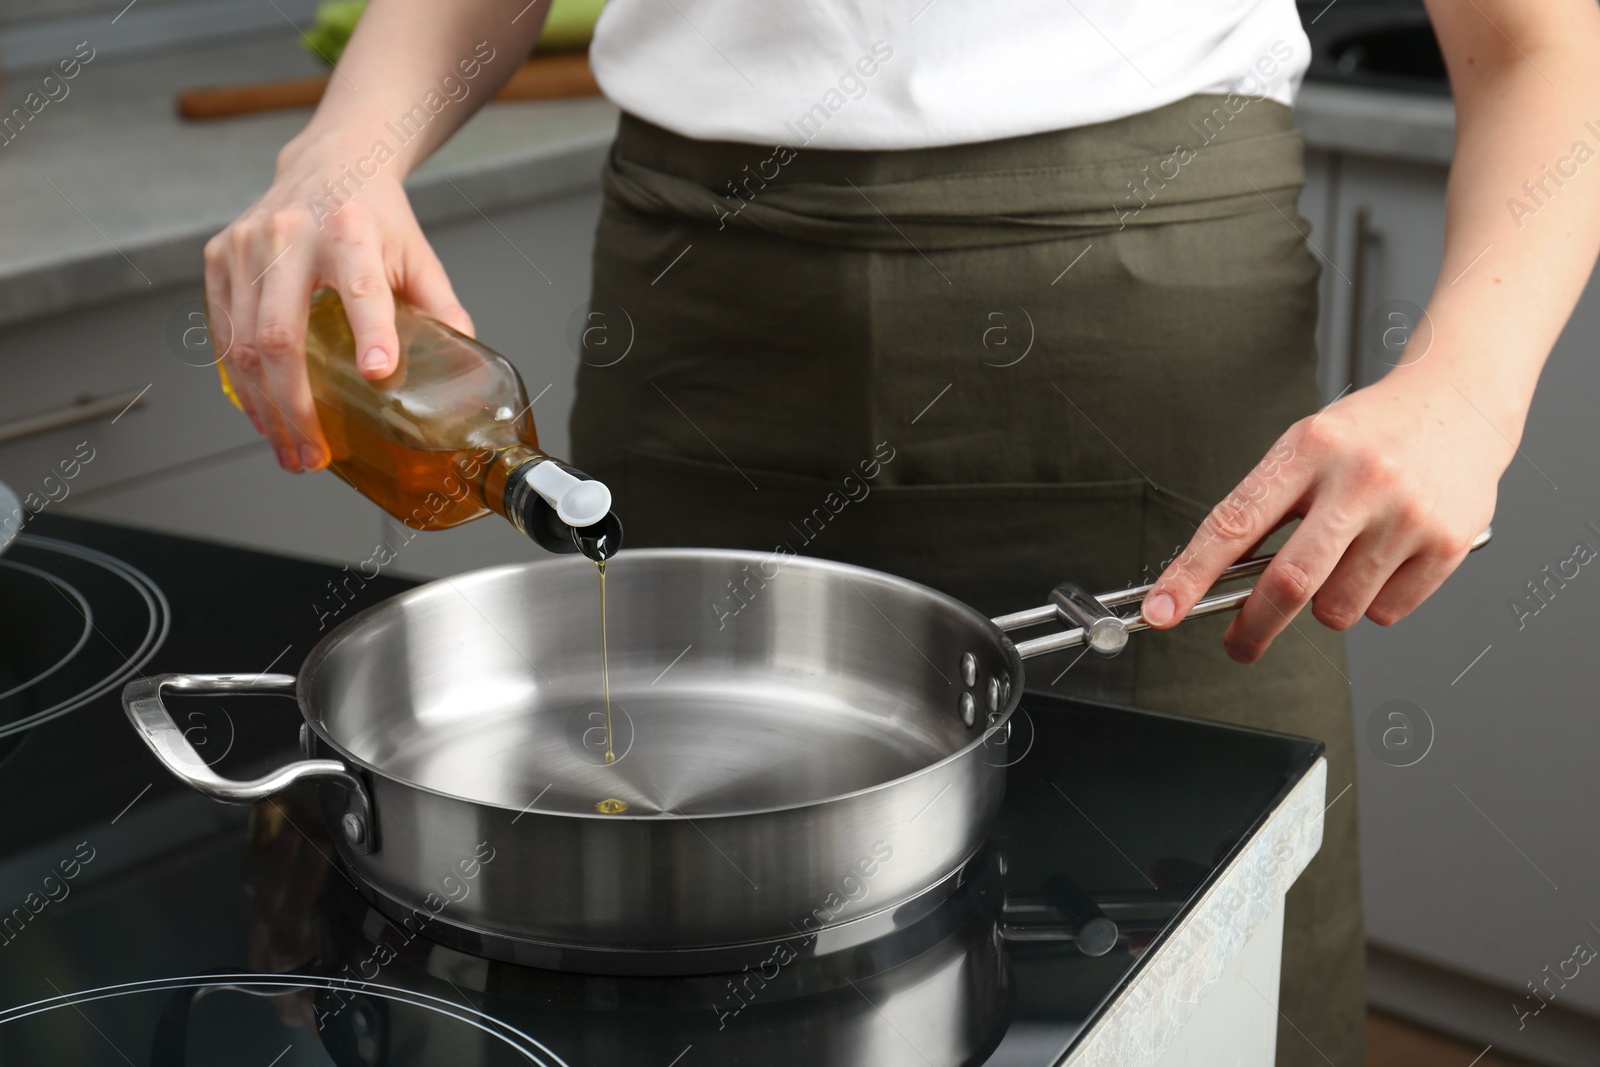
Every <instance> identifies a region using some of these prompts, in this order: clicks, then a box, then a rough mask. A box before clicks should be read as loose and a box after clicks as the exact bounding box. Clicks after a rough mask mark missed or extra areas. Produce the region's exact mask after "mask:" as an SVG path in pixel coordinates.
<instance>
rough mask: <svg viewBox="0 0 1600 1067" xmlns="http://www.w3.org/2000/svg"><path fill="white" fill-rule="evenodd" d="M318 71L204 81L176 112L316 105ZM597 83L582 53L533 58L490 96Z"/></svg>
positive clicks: (586, 88) (211, 114)
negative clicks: (238, 82) (294, 75)
mask: <svg viewBox="0 0 1600 1067" xmlns="http://www.w3.org/2000/svg"><path fill="white" fill-rule="evenodd" d="M329 77H331V75H327V74H323V75H320V76H317V77H312V78H287V79H284V80H283V81H271V82H252V83H250V84H247V85H208V86H203V87H201V88H198V89H186V90H184V91H183V92H181V93H179V94H178V97H177V105H178V114H179V115H182V116H183V117H184V118H186V119H221V118H227V117H229V116H230V115H248V114H250V113H252V112H255V111H277V110H280V109H283V108H291V107H315V106H316V104H317V102H318V101H319V100H321V99H322V93H323V91H324V90H325V89H327V87H328V78H329ZM599 92H600V86H599V85H597V84H595V80H594V75H593V74H592V73H591V72H590V71H589V55H588V53H587V52H563V53H556V54H553V55H547V56H536V57H534V58H532V59H529V60H527V61H525V62H524V63H523V64H522V66H520V67H518V68H517V71H516V73H515V74H513V75H511V80H510V81H508V82H506V83H505V85H503V86H501V88H500V91H499V92H498V93H496V94H495V96H494V98H495V99H496V100H554V99H558V98H561V97H572V96H595V95H597V94H598V93H599Z"/></svg>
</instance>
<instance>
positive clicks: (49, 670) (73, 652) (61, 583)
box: [0, 559, 94, 700]
mask: <svg viewBox="0 0 1600 1067" xmlns="http://www.w3.org/2000/svg"><path fill="white" fill-rule="evenodd" d="M0 567H4V568H6V569H7V570H13V571H21V572H22V573H23V574H31V575H32V576H33V577H35V578H38V579H39V580H41V581H43V582H46V583H48V584H50V585H53V586H55V587H56V589H57V590H59V591H60V592H61V593H63V594H65V595H66V596H67V597H68V598H69V599H70V600H72V601H73V603H74V604H75V605H76V606H77V609H78V614H80V615H82V616H83V629H82V630H81V631H79V633H78V639H77V641H75V642H74V643H73V645H72V647H71V648H70V649H68V650H67V653H66V655H64V656H62V657H61V658H60V659H58V660H56V661H55V663H53V664H51V665H50V666H49V667H46V668H45V669H44V670H42V671H40V672H39V673H38V674H36V675H34V676H33V677H32V678H29V679H27V680H25V681H22V682H18V683H17V684H16V685H14V686H12V687H11V688H10V689H7V690H6V691H5V692H3V693H0V700H4V699H5V698H6V697H8V696H12V695H14V694H16V693H20V692H22V691H23V690H24V689H27V688H29V687H31V686H35V685H38V684H39V683H40V682H42V681H44V680H45V679H46V678H48V677H50V676H51V675H52V674H54V673H56V671H59V670H60V669H61V668H62V667H65V666H66V665H67V664H68V663H71V662H72V660H73V658H74V657H76V656H77V654H78V653H79V652H82V651H83V646H84V645H86V644H88V643H89V635H90V634H91V633H93V632H94V608H92V607H91V606H90V605H89V600H88V598H87V597H85V596H84V595H83V593H82V592H81V591H80V590H79V589H78V587H77V586H75V585H73V584H72V583H71V582H69V581H67V580H66V579H65V578H61V577H58V576H57V575H54V574H51V573H50V572H49V571H46V570H40V569H39V568H38V567H35V566H32V565H31V564H27V563H18V562H17V561H16V560H14V559H0Z"/></svg>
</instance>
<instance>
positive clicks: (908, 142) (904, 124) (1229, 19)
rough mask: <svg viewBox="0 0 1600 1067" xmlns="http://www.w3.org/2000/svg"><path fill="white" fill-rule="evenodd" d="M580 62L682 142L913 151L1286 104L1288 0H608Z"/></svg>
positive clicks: (1291, 63)
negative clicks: (1240, 103) (1221, 106)
mask: <svg viewBox="0 0 1600 1067" xmlns="http://www.w3.org/2000/svg"><path fill="white" fill-rule="evenodd" d="M589 54H590V60H591V62H592V64H593V66H594V72H595V76H596V78H597V79H598V80H599V82H600V86H601V88H602V89H603V90H604V91H605V94H606V95H607V96H608V97H610V98H611V99H612V100H613V101H615V102H616V103H617V104H618V105H619V106H620V107H622V108H623V109H625V110H627V111H630V112H632V113H634V114H635V115H638V116H640V117H641V118H644V119H648V120H649V121H650V122H653V123H655V124H656V125H658V126H663V127H665V128H667V129H669V130H672V131H673V132H675V133H679V134H682V135H684V136H686V137H693V138H698V139H703V140H718V141H741V142H748V143H753V144H762V145H772V144H780V143H781V144H785V145H788V146H790V147H793V148H799V147H801V146H802V145H808V146H810V147H814V148H920V147H928V146H933V145H946V144H964V143H968V142H973V141H989V140H994V139H996V138H1001V137H1015V136H1020V135H1023V134H1030V133H1042V132H1044V131H1047V130H1059V129H1065V128H1068V127H1073V126H1085V125H1089V124H1091V123H1096V122H1105V121H1107V120H1109V119H1115V118H1121V117H1122V116H1125V115H1132V114H1137V113H1139V112H1141V111H1149V110H1151V109H1152V108H1157V107H1161V106H1162V105H1164V104H1170V103H1172V102H1173V101H1176V100H1181V99H1183V98H1184V97H1186V96H1190V95H1192V94H1194V93H1203V92H1215V93H1229V92H1236V93H1240V94H1248V95H1250V96H1252V97H1254V98H1257V99H1260V98H1262V97H1263V96H1264V97H1266V98H1268V99H1272V100H1277V101H1280V102H1281V103H1284V104H1290V103H1292V102H1293V97H1294V93H1295V90H1296V89H1298V88H1299V85H1300V79H1301V77H1302V75H1303V74H1304V73H1305V69H1306V66H1307V65H1308V64H1309V62H1310V59H1311V48H1310V44H1309V43H1308V42H1307V40H1306V36H1305V33H1304V31H1303V30H1302V29H1301V26H1300V19H1299V16H1298V15H1297V14H1296V12H1295V5H1294V2H1293V0H989V2H985V3H980V2H978V0H892V2H886V3H872V2H869V0H765V2H756V0H744V2H739V0H609V2H608V3H607V4H606V6H605V9H604V10H603V11H602V13H601V15H600V21H599V24H598V25H597V26H596V27H595V34H594V43H593V45H592V47H591V49H590V53H589Z"/></svg>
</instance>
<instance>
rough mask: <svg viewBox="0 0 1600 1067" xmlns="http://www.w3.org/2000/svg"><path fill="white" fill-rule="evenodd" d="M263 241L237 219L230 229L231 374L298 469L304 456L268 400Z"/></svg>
mask: <svg viewBox="0 0 1600 1067" xmlns="http://www.w3.org/2000/svg"><path fill="white" fill-rule="evenodd" d="M258 246H259V241H258V238H257V236H256V231H255V230H254V228H252V227H249V226H247V225H245V224H244V223H242V222H240V223H235V224H234V227H233V229H232V230H230V231H229V248H228V274H229V282H230V287H231V289H230V291H231V297H232V302H231V310H230V311H229V314H230V315H231V316H232V319H233V345H232V348H231V349H230V351H229V353H228V359H229V360H231V361H232V365H231V366H230V367H229V370H228V375H229V377H230V378H231V379H232V380H233V391H234V393H235V394H236V395H238V396H239V398H240V400H241V402H242V403H244V404H246V405H247V406H248V409H249V410H250V411H251V412H252V414H253V416H254V418H253V421H255V422H258V423H259V426H258V427H257V428H258V429H259V430H260V432H261V434H262V436H264V437H266V439H267V442H268V443H269V444H270V445H271V446H272V453H273V455H274V456H276V457H277V460H278V466H280V467H282V468H283V469H284V470H286V471H298V470H299V469H300V460H299V458H298V456H297V455H296V453H295V450H294V447H293V442H292V441H291V440H290V439H289V432H288V429H287V428H286V427H285V426H284V423H283V420H282V419H280V418H279V417H278V415H277V413H276V412H275V411H274V410H273V408H272V405H271V403H269V402H268V400H267V384H266V368H265V366H264V365H263V358H262V353H261V345H260V343H259V342H258V340H257V338H256V312H257V310H259V308H260V304H261V293H260V291H259V290H258V289H257V288H256V285H255V279H256V278H257V276H258V275H259V274H260V272H261V271H262V269H263V268H265V267H266V265H267V263H268V262H270V261H271V255H272V254H275V253H271V254H269V255H268V256H267V257H266V258H262V259H260V261H259V262H257V259H258V257H257V255H256V249H257V248H258Z"/></svg>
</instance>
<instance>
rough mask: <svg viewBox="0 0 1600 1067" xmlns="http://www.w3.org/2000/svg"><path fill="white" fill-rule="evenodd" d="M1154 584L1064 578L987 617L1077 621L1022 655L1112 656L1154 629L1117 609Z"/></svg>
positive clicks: (1207, 610)
mask: <svg viewBox="0 0 1600 1067" xmlns="http://www.w3.org/2000/svg"><path fill="white" fill-rule="evenodd" d="M1493 536H1494V528H1493V527H1492V526H1491V527H1485V528H1484V531H1483V532H1482V533H1480V534H1479V535H1478V536H1477V537H1475V538H1473V539H1472V546H1471V548H1470V549H1469V551H1472V552H1476V551H1477V550H1478V549H1480V548H1482V547H1483V546H1484V545H1486V544H1488V543H1489V540H1490V538H1491V537H1493ZM1272 559H1273V557H1272V555H1270V554H1269V555H1265V556H1257V557H1256V558H1255V559H1248V560H1244V561H1243V562H1240V563H1235V564H1234V565H1233V566H1231V567H1229V568H1228V569H1227V570H1225V571H1223V572H1222V575H1221V577H1219V578H1218V579H1217V584H1218V585H1221V584H1222V583H1224V582H1231V581H1237V580H1239V579H1241V578H1250V577H1254V576H1255V575H1257V574H1260V573H1261V572H1262V571H1264V570H1266V569H1267V565H1268V564H1269V563H1271V562H1272ZM1153 588H1155V584H1154V583H1151V584H1149V585H1139V586H1134V587H1133V588H1131V589H1122V590H1119V591H1117V592H1115V593H1102V594H1100V595H1099V596H1095V595H1094V594H1092V593H1090V592H1088V591H1087V590H1085V589H1084V588H1083V587H1082V586H1079V585H1075V584H1073V583H1072V582H1063V583H1062V584H1061V585H1058V586H1056V588H1055V589H1054V590H1052V591H1051V593H1050V603H1048V604H1045V605H1044V606H1042V607H1037V608H1028V609H1026V610H1024V611H1017V612H1013V613H1012V614H1010V615H1001V616H1000V617H998V618H995V619H991V620H989V621H990V622H992V623H994V625H995V626H997V627H999V628H1000V629H1001V630H1002V631H1006V630H1020V629H1022V628H1024V627H1028V626H1038V625H1040V624H1042V623H1047V622H1055V621H1057V620H1060V621H1062V622H1066V623H1071V624H1073V626H1072V628H1071V629H1069V630H1061V631H1059V632H1057V633H1053V634H1047V635H1045V636H1044V637H1035V638H1033V639H1032V640H1029V641H1018V642H1017V645H1016V648H1017V655H1019V656H1021V657H1022V658H1023V659H1030V658H1032V657H1033V656H1043V655H1045V654H1046V653H1049V652H1060V651H1061V650H1062V649H1067V648H1077V647H1078V646H1079V645H1083V644H1087V645H1088V646H1089V648H1090V649H1092V650H1093V651H1095V652H1098V653H1099V654H1100V655H1102V656H1114V655H1116V654H1117V653H1118V652H1121V651H1122V649H1123V647H1124V646H1125V645H1127V643H1128V635H1129V634H1132V633H1138V632H1139V631H1140V630H1149V629H1152V627H1151V625H1150V624H1149V623H1147V622H1145V621H1144V616H1143V615H1141V614H1139V613H1138V612H1137V611H1135V612H1134V613H1133V614H1132V615H1127V616H1124V615H1119V614H1118V613H1117V612H1116V611H1115V610H1113V609H1115V608H1118V607H1121V606H1122V605H1124V604H1135V603H1138V602H1140V601H1142V600H1143V599H1144V598H1145V594H1147V593H1149V592H1150V590H1151V589H1153ZM1254 589H1255V587H1254V586H1245V587H1244V588H1243V589H1233V590H1230V591H1228V592H1226V593H1212V594H1210V595H1209V596H1206V597H1204V598H1203V599H1202V600H1201V601H1200V602H1199V603H1197V604H1196V605H1195V606H1194V607H1192V608H1190V609H1189V613H1188V614H1187V615H1185V616H1184V618H1185V619H1193V618H1198V617H1199V616H1202V615H1215V614H1217V613H1219V612H1223V611H1233V610H1235V609H1236V608H1238V607H1239V606H1240V605H1242V604H1243V603H1244V602H1245V600H1246V599H1248V598H1249V596H1250V594H1251V593H1252V592H1254Z"/></svg>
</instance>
